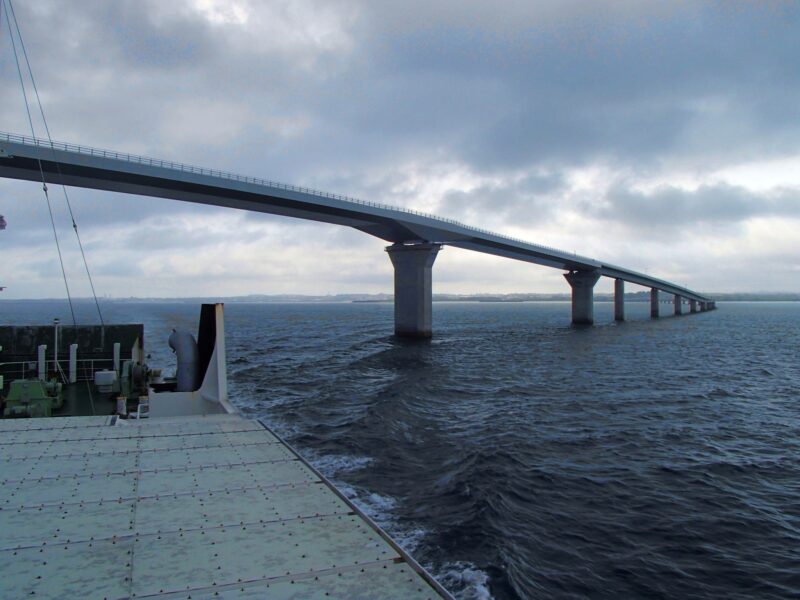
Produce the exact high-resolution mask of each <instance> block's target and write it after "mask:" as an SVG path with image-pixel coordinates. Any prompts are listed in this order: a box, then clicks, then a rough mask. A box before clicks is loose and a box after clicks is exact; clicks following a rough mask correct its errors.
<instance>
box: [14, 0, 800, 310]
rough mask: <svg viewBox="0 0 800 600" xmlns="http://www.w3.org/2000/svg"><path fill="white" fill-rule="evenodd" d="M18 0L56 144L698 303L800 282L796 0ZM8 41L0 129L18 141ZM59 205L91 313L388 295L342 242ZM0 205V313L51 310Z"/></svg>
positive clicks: (318, 227) (22, 214)
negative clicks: (0, 226)
mask: <svg viewBox="0 0 800 600" xmlns="http://www.w3.org/2000/svg"><path fill="white" fill-rule="evenodd" d="M15 8H16V11H17V17H18V19H19V23H20V26H21V28H22V32H23V36H24V39H25V42H26V45H27V48H28V52H29V56H30V59H31V62H32V66H33V69H34V74H35V76H36V78H37V84H38V87H39V91H40V94H41V97H42V101H43V103H44V107H45V111H46V114H47V116H48V120H49V124H50V129H51V132H52V134H53V137H54V138H55V139H58V140H63V141H69V142H73V143H80V144H84V145H90V146H99V147H103V148H110V149H114V150H120V151H126V152H131V153H138V154H144V155H147V156H154V157H157V158H165V159H170V160H175V161H180V162H185V163H191V164H197V165H201V166H207V167H213V168H217V169H222V170H228V171H233V172H237V173H242V174H247V175H254V176H259V177H263V178H269V179H273V180H278V181H285V182H288V183H295V184H299V185H306V186H311V187H316V188H321V189H324V190H328V191H332V192H339V193H344V194H348V195H351V196H356V197H360V198H364V199H367V200H373V201H378V202H383V203H387V204H393V205H398V206H406V207H411V208H416V209H421V210H425V211H429V212H433V213H435V214H438V215H441V216H447V217H452V218H456V219H459V220H461V221H463V222H466V223H469V224H474V225H479V226H482V227H485V228H489V229H492V230H495V231H497V232H499V233H504V234H508V235H513V236H516V237H522V238H525V239H528V240H530V241H532V242H536V243H542V244H546V245H550V246H555V247H558V248H561V249H564V250H569V251H576V252H578V253H580V254H583V255H587V256H593V257H597V258H601V259H603V260H606V261H609V262H613V263H617V264H620V265H623V266H626V267H629V268H633V269H637V270H641V271H645V272H647V273H650V274H652V275H656V276H658V277H662V278H665V279H669V280H673V281H676V282H677V283H680V284H683V285H686V286H689V287H691V288H696V289H698V290H700V291H705V292H718V291H800V242H799V241H800V3H798V2H795V1H793V0H789V1H786V2H768V1H760V2H737V1H733V0H730V1H725V2H710V1H709V2H700V1H697V2H679V1H676V0H670V1H669V2H663V1H658V2H647V1H645V0H635V1H634V0H631V1H626V0H616V1H610V2H604V1H600V0H591V1H589V0H586V1H568V0H553V1H539V0H536V1H533V0H525V1H520V2H486V1H478V2H472V1H469V0H460V1H458V2H455V1H453V2H437V1H436V0H425V1H416V0H404V1H403V2H395V1H391V2H390V1H386V2H384V1H377V0H369V1H364V2H359V1H342V2H314V1H304V0H297V1H289V2H277V1H276V2H255V1H254V2H247V1H244V0H242V1H238V0H227V1H222V0H219V1H217V0H185V1H179V0H170V1H169V2H165V1H158V2H155V1H154V2H147V1H142V0H131V1H121V0H117V1H113V2H110V1H105V0H104V1H87V0H80V1H78V0H75V1H50V0H36V1H33V0H16V1H15ZM2 26H3V29H2V33H0V130H4V131H11V132H16V133H25V134H29V133H30V129H29V126H28V124H27V121H26V117H25V108H24V103H23V100H22V94H21V91H20V87H19V82H18V80H17V72H16V67H15V65H14V62H13V55H12V54H11V46H10V42H9V37H8V31H7V30H6V28H5V26H6V22H5V15H3V23H2ZM36 126H37V134H39V135H41V134H42V133H43V131H42V129H41V126H40V124H39V123H37V124H36ZM69 191H70V198H71V200H72V202H73V207H74V209H75V213H76V218H77V222H78V226H79V228H80V229H81V232H82V235H83V239H84V244H85V248H86V253H87V257H88V260H89V264H90V267H91V269H92V272H93V274H94V276H95V284H96V287H97V290H98V293H99V294H101V295H110V296H115V297H119V296H131V295H135V296H189V295H209V296H228V295H239V294H248V293H263V294H278V293H308V294H325V293H339V292H344V293H348V292H389V291H391V289H392V271H391V266H390V263H389V260H388V257H387V256H386V253H385V252H383V247H384V246H385V245H386V244H385V243H384V242H382V241H381V240H378V239H377V238H372V237H370V236H368V235H366V234H363V233H360V232H358V231H355V230H349V229H346V228H342V227H338V226H335V225H324V224H314V223H310V222H305V221H299V220H293V219H288V218H283V217H271V216H265V215H259V214H250V213H244V212H240V211H235V210H230V209H215V208H210V207H202V206H195V205H191V204H183V203H180V202H175V201H168V200H158V199H152V198H142V197H138V196H129V195H122V194H114V193H110V192H95V191H88V190H82V189H70V190H69ZM52 198H53V200H54V206H55V208H56V216H57V225H58V231H59V234H60V236H61V241H62V247H63V251H64V254H65V259H66V263H67V272H68V275H69V277H70V283H71V286H72V288H73V291H74V293H75V294H76V295H79V296H87V295H88V294H89V291H88V284H87V283H86V279H85V274H83V266H82V263H81V262H80V257H79V254H78V251H77V244H76V242H75V236H74V235H73V234H72V231H71V227H70V226H69V221H68V220H67V219H66V218H65V209H64V202H63V196H62V195H61V194H60V190H57V189H53V191H52ZM0 214H2V215H4V216H5V218H6V220H7V221H8V227H7V229H6V230H4V231H0V285H5V286H8V289H7V290H6V291H4V292H3V297H6V298H33V297H59V296H61V295H62V294H63V292H62V290H63V282H62V281H61V273H60V269H59V267H58V262H57V255H56V249H55V245H54V243H53V240H52V230H51V227H50V222H49V219H48V216H47V208H46V205H45V203H44V199H43V197H42V193H41V190H40V187H39V186H37V185H36V184H33V183H23V182H16V181H9V180H0ZM598 286H599V287H598V288H597V289H598V290H599V291H604V290H608V289H611V284H610V281H605V280H601V283H600V284H598ZM568 289H569V288H568V286H567V284H566V282H565V281H564V279H563V277H562V275H561V273H560V272H559V271H558V270H555V269H549V268H547V267H540V266H536V265H531V264H528V263H522V262H515V261H512V260H509V259H502V258H496V257H489V256H486V255H481V254H477V253H472V252H469V251H466V250H458V249H454V248H445V249H444V250H443V251H442V252H441V253H440V254H439V257H438V258H437V261H436V265H435V267H434V291H435V292H442V293H444V292H455V293H479V292H567V291H568ZM631 289H636V288H634V287H633V286H631Z"/></svg>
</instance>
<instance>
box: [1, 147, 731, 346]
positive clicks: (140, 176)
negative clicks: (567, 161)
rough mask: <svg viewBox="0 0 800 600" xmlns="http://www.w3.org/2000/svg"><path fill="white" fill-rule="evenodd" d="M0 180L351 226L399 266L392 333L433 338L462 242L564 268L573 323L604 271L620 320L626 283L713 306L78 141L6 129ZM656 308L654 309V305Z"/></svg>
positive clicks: (401, 218)
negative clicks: (452, 253)
mask: <svg viewBox="0 0 800 600" xmlns="http://www.w3.org/2000/svg"><path fill="white" fill-rule="evenodd" d="M0 177H6V178H11V179H22V180H28V181H41V180H42V177H44V179H45V181H46V182H47V183H49V184H63V185H67V186H75V187H83V188H91V189H99V190H109V191H114V192H123V193H127V194H136V195H140V196H153V197H158V198H169V199H172V200H182V201H185V202H195V203H200V204H210V205H214V206H224V207H228V208H238V209H241V210H249V211H254V212H263V213H269V214H274V215H283V216H287V217H295V218H299V219H307V220H312V221H321V222H323V223H333V224H336V225H345V226H347V227H353V228H355V229H358V230H360V231H363V232H364V233H368V234H370V235H373V236H375V237H378V238H380V239H383V240H386V241H387V242H391V243H392V245H391V246H389V247H388V248H387V252H388V253H389V257H390V259H391V261H392V264H393V265H394V267H395V332H396V333H397V334H398V335H409V336H418V337H427V336H430V334H431V310H432V306H431V300H432V277H431V271H432V266H433V262H434V260H435V258H436V254H437V252H438V251H439V249H440V248H441V246H442V245H449V246H455V247H457V248H465V249H467V250H474V251H476V252H483V253H485V254H494V255H496V256H503V257H506V258H512V259H515V260H521V261H525V262H530V263H535V264H539V265H544V266H547V267H553V268H556V269H562V270H564V271H566V273H565V277H566V279H567V281H568V282H569V284H570V285H571V287H572V320H573V322H574V323H589V324H590V323H592V322H593V320H594V312H593V289H594V285H595V283H596V282H597V280H598V279H599V278H600V277H603V276H604V277H610V278H613V279H614V280H615V318H616V319H617V320H624V302H623V295H624V282H626V281H627V282H630V283H634V284H637V285H642V286H645V287H650V288H651V290H652V292H651V294H652V295H651V314H653V315H654V316H658V304H659V300H658V293H659V291H662V292H666V293H668V294H672V295H673V297H674V306H675V313H676V314H681V312H682V310H683V305H684V303H688V305H689V310H690V312H697V311H698V310H699V311H705V310H710V309H713V308H715V304H714V301H713V300H712V299H711V298H708V297H706V296H704V295H702V294H699V293H697V292H694V291H692V290H689V289H687V288H685V287H682V286H679V285H676V284H674V283H670V282H668V281H664V280H663V279H658V278H655V277H651V276H649V275H646V274H644V273H639V272H636V271H632V270H630V269H625V268H624V267H620V266H617V265H612V264H609V263H605V262H602V261H600V260H596V259H593V258H588V257H585V256H580V255H577V254H574V253H570V252H564V251H562V250H557V249H555V248H550V247H547V246H542V245H538V244H532V243H529V242H526V241H524V240H520V239H515V238H511V237H507V236H503V235H499V234H496V233H492V232H491V231H486V230H484V229H479V228H477V227H471V226H468V225H464V224H463V223H459V222H458V221H454V220H452V219H444V218H441V217H436V216H434V215H429V214H425V213H421V212H417V211H414V210H409V209H403V208H398V207H392V206H387V205H383V204H378V203H374V202H366V201H363V200H357V199H354V198H349V197H346V196H341V195H338V194H331V193H327V192H322V191H318V190H313V189H309V188H304V187H298V186H293V185H287V184H283V183H278V182H274V181H268V180H264V179H258V178H254V177H245V176H242V175H235V174H232V173H225V172H222V171H217V170H213V169H203V168H199V167H192V166H189V165H184V164H180V163H174V162H169V161H163V160H157V159H152V158H145V157H141V156H134V155H130V154H124V153H119V152H113V151H108V150H99V149H97V148H88V147H84V146H77V145H74V144H65V143H59V142H52V143H51V142H49V141H47V140H41V139H37V138H31V137H27V136H22V135H16V134H10V133H0ZM653 307H655V308H653Z"/></svg>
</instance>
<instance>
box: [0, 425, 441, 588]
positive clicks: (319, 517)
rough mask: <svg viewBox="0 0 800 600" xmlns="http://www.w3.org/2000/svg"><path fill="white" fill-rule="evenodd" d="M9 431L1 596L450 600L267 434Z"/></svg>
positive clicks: (2, 428)
mask: <svg viewBox="0 0 800 600" xmlns="http://www.w3.org/2000/svg"><path fill="white" fill-rule="evenodd" d="M110 423H111V420H110V419H109V418H107V417H100V418H98V417H81V418H53V419H25V420H23V419H17V420H4V421H0V469H2V471H0V477H2V480H0V483H2V485H0V597H2V598H17V597H20V598H21V597H32V598H71V597H76V598H78V597H80V598H118V599H122V598H140V597H157V598H161V597H164V598H166V597H175V598H188V597H192V598H220V597H222V598H239V597H243V598H264V597H269V598H297V599H300V598H303V599H305V598H431V597H440V596H439V594H438V593H437V592H436V590H435V589H434V588H433V587H432V586H431V585H429V584H428V583H427V582H426V580H425V579H424V578H423V577H422V576H421V575H420V574H418V573H417V572H416V571H415V570H414V568H412V566H411V565H410V564H409V563H408V562H406V560H405V558H404V557H403V556H402V555H401V554H400V553H399V552H398V550H397V549H396V548H395V547H394V546H392V545H391V544H390V543H389V542H387V541H386V540H385V539H384V538H383V537H382V536H381V535H380V533H379V532H378V531H376V530H375V529H373V527H372V526H371V525H370V524H369V523H368V522H367V521H365V520H364V519H363V518H362V517H361V516H359V515H358V514H355V513H354V512H353V509H352V507H351V506H350V505H348V504H347V503H346V502H345V501H344V500H342V499H341V498H340V497H339V496H337V495H336V494H335V493H334V492H333V491H332V490H331V489H330V488H329V487H328V486H327V485H326V484H325V483H324V482H322V481H321V480H320V478H319V477H318V476H317V475H316V474H315V473H314V471H313V470H312V469H310V468H309V467H308V466H307V465H306V464H305V463H304V462H303V461H302V460H300V459H298V458H297V456H296V455H295V454H294V453H293V452H292V451H291V450H290V449H289V448H288V447H287V446H286V445H285V444H284V443H283V442H281V440H280V439H278V438H276V437H275V436H274V435H273V434H272V433H270V432H268V431H267V430H266V429H264V428H263V427H262V426H261V425H260V424H259V423H257V422H254V421H248V420H246V419H243V418H241V417H239V416H237V415H215V416H209V417H186V418H169V419H150V420H147V421H144V420H143V421H140V422H136V421H130V422H119V423H117V424H116V425H115V426H111V425H110Z"/></svg>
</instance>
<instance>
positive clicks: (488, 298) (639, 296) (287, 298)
mask: <svg viewBox="0 0 800 600" xmlns="http://www.w3.org/2000/svg"><path fill="white" fill-rule="evenodd" d="M708 295H709V296H710V297H711V298H714V299H715V300H717V301H718V302H800V293H796V292H742V293H711V294H708ZM661 297H662V299H663V300H668V299H670V298H671V295H670V294H667V293H663V292H662V294H661ZM594 298H595V300H597V301H598V302H611V301H612V300H613V299H614V295H613V294H611V293H597V294H595V295H594ZM3 300H6V299H5V298H2V297H0V302H2V301H3ZM53 300H63V298H47V299H32V300H31V299H21V298H19V299H16V300H11V299H8V300H7V301H9V302H12V301H14V302H46V301H53ZM392 300H393V296H392V294H329V295H325V296H313V295H304V294H275V295H271V294H250V295H247V296H227V297H224V296H195V297H183V298H137V297H135V296H131V297H128V298H110V297H105V298H100V301H101V302H103V303H105V302H192V303H198V302H226V303H231V304H233V303H248V302H250V303H271V304H280V303H292V302H297V303H330V302H345V303H346V302H358V303H360V302H366V303H369V302H392ZM569 300H570V295H569V294H568V293H567V294H434V295H433V301H434V302H568V301H569ZM73 301H78V302H84V301H92V300H91V298H73ZM625 301H626V302H649V301H650V292H648V291H642V292H631V293H627V294H625Z"/></svg>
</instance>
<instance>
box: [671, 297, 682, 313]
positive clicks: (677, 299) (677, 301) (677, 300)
mask: <svg viewBox="0 0 800 600" xmlns="http://www.w3.org/2000/svg"><path fill="white" fill-rule="evenodd" d="M673 302H674V304H675V315H676V316H677V315H682V314H683V298H682V297H681V296H679V295H678V294H675V299H674V300H673Z"/></svg>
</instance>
